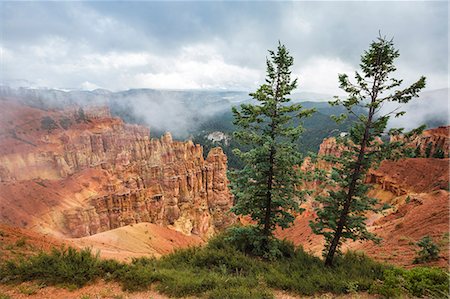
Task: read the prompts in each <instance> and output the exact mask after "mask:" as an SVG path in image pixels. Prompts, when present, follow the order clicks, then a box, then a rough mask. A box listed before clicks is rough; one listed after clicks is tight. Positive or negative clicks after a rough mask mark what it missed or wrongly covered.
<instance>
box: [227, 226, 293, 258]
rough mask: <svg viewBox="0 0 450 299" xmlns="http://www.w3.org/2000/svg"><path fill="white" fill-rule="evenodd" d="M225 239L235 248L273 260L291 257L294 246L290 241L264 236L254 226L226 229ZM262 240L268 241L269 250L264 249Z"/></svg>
mask: <svg viewBox="0 0 450 299" xmlns="http://www.w3.org/2000/svg"><path fill="white" fill-rule="evenodd" d="M225 241H227V242H229V244H230V245H231V246H233V247H234V248H235V249H237V250H239V251H241V252H243V253H245V254H250V255H253V256H259V257H263V258H266V259H269V260H275V259H277V258H283V257H293V256H294V251H295V247H294V244H292V242H289V241H285V240H279V239H277V238H275V237H270V238H269V239H268V240H266V237H265V236H263V235H262V234H261V232H260V231H258V228H257V227H256V226H250V225H248V226H235V227H231V228H230V229H228V231H227V233H226V235H225ZM264 242H268V248H269V251H267V250H265V246H264Z"/></svg>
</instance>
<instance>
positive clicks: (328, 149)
mask: <svg viewBox="0 0 450 299" xmlns="http://www.w3.org/2000/svg"><path fill="white" fill-rule="evenodd" d="M445 132H448V127H440V128H437V129H432V130H427V131H425V132H424V133H423V136H419V137H417V138H416V139H415V140H416V141H420V142H419V143H418V144H428V143H432V147H431V148H433V149H434V148H439V147H440V146H442V145H445V144H449V135H448V134H446V133H445ZM442 133H443V134H442ZM433 142H437V143H438V145H436V144H434V143H433ZM340 150H342V149H341V148H339V146H338V145H337V144H336V142H335V140H334V138H329V139H325V140H324V141H323V143H322V145H321V146H320V151H319V154H335V155H339V153H340ZM449 163H450V160H449V159H448V158H444V159H436V158H407V159H401V160H398V161H387V160H386V161H383V162H382V163H381V165H380V166H379V167H378V168H377V169H372V170H370V171H369V173H368V175H367V177H366V180H367V182H368V183H370V184H372V187H373V188H372V189H371V190H370V192H369V195H370V196H373V197H375V198H378V199H379V200H380V202H381V203H387V204H389V205H390V206H391V208H390V209H388V210H387V211H385V213H384V214H372V213H369V214H367V217H368V220H367V225H368V229H369V231H372V232H374V233H375V234H377V235H378V236H380V237H381V238H382V241H381V243H380V244H374V243H373V242H347V243H345V244H344V245H343V248H344V250H347V249H350V250H363V251H364V252H366V253H367V254H368V255H370V256H372V257H374V258H375V259H378V260H381V261H386V262H390V263H394V264H398V265H402V266H407V267H409V266H412V262H413V260H414V257H415V256H416V251H417V250H418V247H417V246H415V243H416V242H417V241H419V240H420V239H421V238H422V237H424V236H426V235H430V236H431V237H432V238H433V240H434V242H435V243H437V244H438V245H439V246H440V247H441V254H440V259H439V260H438V261H436V262H432V263H430V265H436V266H441V267H447V266H448V262H449V251H448V246H449V240H448V232H449V220H450V215H449V189H448V188H449V174H450V172H449V171H450V169H449ZM315 167H319V168H324V169H327V168H329V164H328V163H326V162H324V161H320V162H319V163H317V164H312V163H311V162H310V161H309V160H308V161H307V163H306V164H304V165H303V166H302V168H304V170H308V169H314V168H315ZM307 188H310V189H311V188H312V189H317V188H318V185H317V184H313V183H309V184H308V185H307ZM317 191H319V192H321V190H317ZM315 204H316V203H314V202H313V201H312V199H310V200H308V201H307V202H306V203H305V204H304V205H303V207H304V208H305V209H306V210H305V212H304V213H303V214H302V215H300V216H298V217H297V218H296V220H295V222H294V225H293V226H292V227H290V228H288V229H285V230H278V231H277V236H278V237H281V238H286V239H288V240H291V241H293V242H294V243H295V244H296V245H302V246H303V247H304V248H305V249H306V250H308V251H311V252H313V253H315V254H317V255H320V254H321V250H322V249H323V245H324V241H323V238H322V237H321V236H317V235H314V234H313V232H312V230H311V229H310V227H309V221H310V220H313V219H314V218H315V213H314V211H313V206H314V205H315Z"/></svg>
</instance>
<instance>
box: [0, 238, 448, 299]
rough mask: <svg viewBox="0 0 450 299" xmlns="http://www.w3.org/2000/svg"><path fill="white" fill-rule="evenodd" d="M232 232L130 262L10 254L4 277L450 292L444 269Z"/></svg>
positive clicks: (64, 282) (229, 293) (249, 293)
mask: <svg viewBox="0 0 450 299" xmlns="http://www.w3.org/2000/svg"><path fill="white" fill-rule="evenodd" d="M229 237H230V233H229V232H228V233H225V234H222V235H219V236H217V237H215V238H213V239H212V240H210V242H209V243H208V244H207V245H206V246H204V247H195V248H189V249H183V250H178V251H176V252H175V253H173V254H170V255H167V256H164V257H162V258H161V259H152V258H139V259H135V260H133V261H132V263H130V264H123V263H119V262H116V261H113V260H101V259H99V257H98V256H97V255H94V254H92V252H91V251H90V250H89V249H84V250H81V251H77V250H75V249H72V248H68V249H66V248H61V249H59V250H57V249H54V250H53V251H52V252H50V253H39V254H38V255H36V256H33V257H31V258H29V259H28V260H26V261H25V260H16V261H8V262H6V263H5V264H3V265H2V266H1V267H0V281H2V282H4V283H5V282H9V283H20V282H24V281H35V282H36V283H38V284H37V285H36V286H42V285H44V284H45V285H58V286H64V287H81V286H83V285H86V284H88V283H93V282H95V281H96V279H99V278H102V279H105V280H110V281H117V282H119V283H120V284H121V285H122V287H123V289H124V290H127V291H140V290H147V289H148V288H149V287H150V286H151V285H154V286H155V287H156V290H158V291H159V292H161V293H164V294H166V295H168V296H171V297H185V296H200V297H202V298H255V299H256V298H258V299H259V298H273V290H274V289H278V290H285V291H288V292H291V293H293V294H298V295H313V294H317V293H324V292H330V293H334V294H347V293H353V292H361V291H370V292H372V293H377V294H381V295H383V296H386V297H393V296H394V297H395V296H400V295H402V294H404V295H412V296H432V297H433V296H434V297H442V298H444V297H445V296H448V275H447V273H446V272H445V271H443V270H441V269H435V268H416V269H412V270H402V269H398V268H394V267H391V266H387V265H383V264H380V263H378V262H375V261H373V260H371V259H370V258H368V257H366V256H364V255H362V254H358V253H354V252H350V253H347V254H345V255H342V256H338V257H337V258H336V259H335V263H334V266H333V267H331V268H330V267H326V266H325V265H324V264H323V262H322V260H321V259H319V258H317V257H314V256H312V255H310V254H308V253H306V252H304V251H303V250H302V248H296V249H294V247H293V245H292V244H290V243H288V242H285V241H280V243H281V244H283V246H280V248H281V249H280V250H281V251H282V253H283V255H282V257H279V258H278V259H277V260H276V261H270V260H265V259H260V258H258V257H253V256H250V255H248V254H245V253H243V252H242V251H240V250H238V249H237V247H236V246H237V245H240V247H243V248H245V247H246V246H247V245H245V244H244V245H243V244H238V243H234V244H230V242H229ZM36 288H37V287H36ZM34 289H35V288H33V290H34ZM33 290H31V291H33ZM28 291H29V290H28V289H27V290H25V289H24V292H28Z"/></svg>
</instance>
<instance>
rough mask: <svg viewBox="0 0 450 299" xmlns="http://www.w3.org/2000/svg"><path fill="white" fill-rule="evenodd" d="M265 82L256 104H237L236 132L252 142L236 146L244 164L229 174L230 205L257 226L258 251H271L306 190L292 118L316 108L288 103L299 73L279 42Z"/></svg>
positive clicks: (255, 243)
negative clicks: (293, 70) (232, 201)
mask: <svg viewBox="0 0 450 299" xmlns="http://www.w3.org/2000/svg"><path fill="white" fill-rule="evenodd" d="M269 54H270V58H268V59H267V62H266V64H267V75H266V83H265V84H262V85H261V86H260V87H259V88H258V90H256V92H254V93H251V94H250V96H252V97H253V99H255V100H256V101H258V104H256V105H253V104H243V105H241V106H240V109H237V108H236V107H233V114H234V124H235V125H236V126H237V127H238V130H237V131H236V132H235V133H234V137H235V138H236V139H237V140H238V141H239V142H240V143H241V144H244V145H247V147H248V148H249V150H248V151H245V152H244V151H240V150H239V149H235V150H234V152H235V154H236V155H237V156H238V157H239V158H240V159H242V161H243V162H244V164H245V166H244V168H243V169H242V170H237V171H235V172H234V173H233V174H232V177H231V181H232V184H231V190H232V193H233V194H234V196H235V198H236V204H235V206H234V207H233V208H232V211H233V212H234V213H235V214H237V215H244V216H246V215H249V216H250V217H251V219H252V220H253V221H255V222H256V225H255V226H254V227H253V229H254V231H253V233H254V237H255V240H253V241H251V242H252V243H253V246H254V247H255V248H254V250H253V251H254V252H253V253H255V254H258V255H266V256H270V255H271V254H270V253H269V251H270V250H271V248H270V244H271V242H272V241H273V235H272V232H273V230H274V229H275V228H276V227H277V226H280V227H282V228H286V227H288V226H289V225H290V224H291V223H292V222H293V220H294V215H293V213H295V212H299V211H300V209H299V201H300V200H301V198H302V194H303V192H302V191H300V190H298V189H297V188H296V186H297V185H298V184H299V182H300V176H299V172H298V169H296V167H295V166H296V165H299V164H300V162H301V157H300V154H299V152H298V150H297V145H296V143H295V141H296V140H297V139H298V138H299V136H300V134H301V133H302V131H303V127H302V126H301V125H299V126H294V119H301V118H304V117H308V116H310V115H311V114H312V113H313V112H314V110H313V109H307V110H306V109H304V110H302V106H301V105H300V104H290V103H289V102H290V99H289V98H288V97H287V96H288V95H289V94H290V93H291V91H292V90H294V89H295V88H296V87H297V79H294V80H291V70H290V67H291V66H292V65H293V61H294V60H293V57H292V56H290V55H289V51H288V50H287V49H286V47H285V46H284V45H282V44H281V43H279V45H278V48H277V50H276V52H275V51H269Z"/></svg>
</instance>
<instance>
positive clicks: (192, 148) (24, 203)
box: [0, 98, 234, 244]
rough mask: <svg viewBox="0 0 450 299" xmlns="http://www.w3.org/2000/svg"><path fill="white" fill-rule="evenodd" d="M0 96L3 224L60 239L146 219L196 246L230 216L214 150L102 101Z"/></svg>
mask: <svg viewBox="0 0 450 299" xmlns="http://www.w3.org/2000/svg"><path fill="white" fill-rule="evenodd" d="M0 103H1V106H2V112H1V113H2V118H1V120H0V222H1V223H4V224H6V225H9V226H13V227H19V228H24V229H29V230H32V231H35V232H38V233H42V234H45V235H50V236H53V237H57V238H63V239H73V238H81V237H88V236H91V235H97V234H99V233H102V232H109V231H111V232H113V231H116V229H120V228H121V227H125V226H130V225H135V224H139V223H149V224H153V225H156V226H158V227H162V228H164V229H165V230H164V231H161V230H158V229H156V228H155V229H154V230H155V231H157V233H159V234H161V235H171V236H170V237H167V238H171V239H176V238H183V236H191V235H192V236H193V238H194V239H195V241H193V242H187V244H193V243H195V244H198V243H199V242H201V240H204V239H206V238H208V237H209V236H211V235H213V234H214V233H216V232H217V231H220V230H222V229H223V228H225V227H227V226H229V225H230V224H231V223H232V222H233V221H234V218H233V216H232V215H230V214H229V213H228V211H229V209H230V207H231V205H232V196H231V194H230V192H229V190H228V187H227V185H228V180H227V177H226V171H227V157H226V156H225V155H224V154H223V152H222V150H221V149H220V148H214V149H212V150H211V151H210V152H209V153H208V155H207V156H206V158H205V157H204V155H203V149H202V147H201V146H200V145H198V144H197V145H196V144H193V143H192V142H191V141H186V142H180V141H174V140H173V139H172V137H171V135H170V133H166V134H165V135H164V136H163V137H161V138H160V139H152V138H150V130H149V129H148V128H146V127H143V126H138V125H130V124H126V123H124V122H123V121H122V120H121V119H118V118H113V117H111V115H110V113H109V110H108V109H107V108H106V107H86V108H80V107H70V108H66V109H64V110H50V109H39V108H36V107H31V106H26V105H22V104H20V103H18V102H17V101H14V100H13V99H8V98H2V99H1V100H0ZM171 231H174V233H175V234H176V235H173V234H172V232H171ZM177 236H178V237H177Z"/></svg>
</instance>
